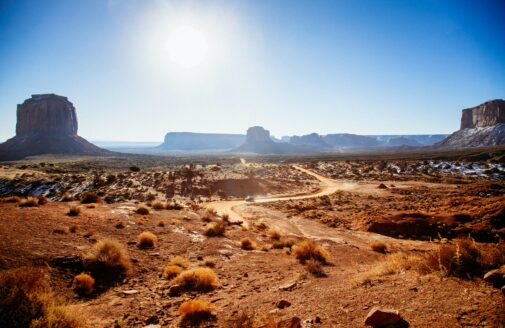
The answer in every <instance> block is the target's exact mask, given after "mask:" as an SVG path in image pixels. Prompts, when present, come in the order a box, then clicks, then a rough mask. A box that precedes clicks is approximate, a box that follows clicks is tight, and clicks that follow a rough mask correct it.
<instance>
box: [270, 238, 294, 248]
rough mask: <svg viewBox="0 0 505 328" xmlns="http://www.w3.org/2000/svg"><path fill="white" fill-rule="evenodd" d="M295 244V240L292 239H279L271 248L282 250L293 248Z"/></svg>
mask: <svg viewBox="0 0 505 328" xmlns="http://www.w3.org/2000/svg"><path fill="white" fill-rule="evenodd" d="M295 244H296V240H294V239H292V238H286V239H281V240H276V241H274V242H273V243H272V248H275V249H283V248H289V249H291V247H293V246H294V245H295Z"/></svg>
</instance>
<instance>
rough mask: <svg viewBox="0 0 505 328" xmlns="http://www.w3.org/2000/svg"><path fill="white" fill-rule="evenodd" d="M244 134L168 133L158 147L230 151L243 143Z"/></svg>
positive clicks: (164, 148) (182, 149) (163, 148)
mask: <svg viewBox="0 0 505 328" xmlns="http://www.w3.org/2000/svg"><path fill="white" fill-rule="evenodd" d="M245 139H246V136H245V135H244V134H224V133H194V132H169V133H167V134H166V135H165V140H164V142H163V143H162V144H161V145H160V146H158V148H159V149H162V150H181V151H200V150H230V149H233V148H236V147H238V146H240V145H242V144H243V143H244V142H245Z"/></svg>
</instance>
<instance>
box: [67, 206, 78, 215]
mask: <svg viewBox="0 0 505 328" xmlns="http://www.w3.org/2000/svg"><path fill="white" fill-rule="evenodd" d="M80 213H81V209H80V208H79V207H78V206H72V207H71V208H70V209H69V210H68V212H67V215H68V216H78V215H79V214H80Z"/></svg>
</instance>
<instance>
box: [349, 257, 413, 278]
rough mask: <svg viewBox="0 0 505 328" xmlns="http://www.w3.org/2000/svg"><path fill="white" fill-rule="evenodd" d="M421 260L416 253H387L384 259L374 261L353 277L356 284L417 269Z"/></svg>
mask: <svg viewBox="0 0 505 328" xmlns="http://www.w3.org/2000/svg"><path fill="white" fill-rule="evenodd" d="M421 261H422V258H421V257H420V256H418V255H408V254H406V253H400V252H399V253H392V254H387V255H386V256H385V258H384V260H382V261H380V262H378V263H374V264H373V265H371V266H369V268H368V269H367V270H366V271H364V272H361V273H359V274H358V275H356V276H355V277H354V278H353V282H354V283H355V284H356V285H362V284H365V283H367V282H370V281H371V280H372V279H375V278H378V277H381V276H384V275H390V274H395V273H400V272H404V271H406V270H410V269H417V268H419V265H420V263H421Z"/></svg>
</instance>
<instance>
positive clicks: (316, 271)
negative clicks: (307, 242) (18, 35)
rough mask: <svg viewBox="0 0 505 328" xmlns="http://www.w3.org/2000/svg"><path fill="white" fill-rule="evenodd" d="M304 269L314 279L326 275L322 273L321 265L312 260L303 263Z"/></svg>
mask: <svg viewBox="0 0 505 328" xmlns="http://www.w3.org/2000/svg"><path fill="white" fill-rule="evenodd" d="M305 268H306V269H307V271H308V272H309V273H311V274H312V275H313V276H315V277H325V276H326V273H325V272H324V269H323V266H322V265H321V263H319V262H318V261H316V260H314V259H310V260H308V261H307V262H306V263H305Z"/></svg>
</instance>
